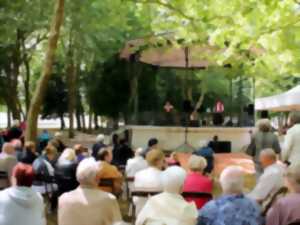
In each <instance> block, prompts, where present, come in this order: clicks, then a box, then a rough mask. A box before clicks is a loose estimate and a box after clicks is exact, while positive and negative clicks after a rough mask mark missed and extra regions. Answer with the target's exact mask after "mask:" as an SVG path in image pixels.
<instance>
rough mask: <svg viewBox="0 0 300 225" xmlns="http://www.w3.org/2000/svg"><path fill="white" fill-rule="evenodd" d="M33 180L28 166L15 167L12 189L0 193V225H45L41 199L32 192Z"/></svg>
mask: <svg viewBox="0 0 300 225" xmlns="http://www.w3.org/2000/svg"><path fill="white" fill-rule="evenodd" d="M33 180H34V172H33V169H32V167H31V166H30V165H26V164H22V163H19V164H17V165H16V167H15V168H14V170H13V187H10V188H8V189H5V190H4V191H1V192H0V224H1V225H46V220H45V217H44V203H43V198H42V196H41V195H40V194H38V193H37V192H35V191H34V190H32V188H31V185H32V182H33Z"/></svg>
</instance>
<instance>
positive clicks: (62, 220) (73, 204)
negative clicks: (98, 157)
mask: <svg viewBox="0 0 300 225" xmlns="http://www.w3.org/2000/svg"><path fill="white" fill-rule="evenodd" d="M100 170H101V166H100ZM98 172H99V163H97V162H96V161H95V159H94V158H87V159H83V160H82V161H81V162H80V164H79V166H78V168H77V172H76V177H77V180H78V182H79V184H80V185H79V187H78V188H77V189H75V190H73V191H71V192H68V193H65V194H63V195H62V196H61V197H60V198H59V204H58V224H59V225H99V224H101V225H112V224H115V223H118V222H121V221H122V217H121V212H120V208H119V205H118V202H117V200H116V198H115V197H114V196H113V195H112V194H109V193H107V192H104V191H101V190H99V189H98V184H99V180H100V179H101V177H99V176H98V174H99V173H98Z"/></svg>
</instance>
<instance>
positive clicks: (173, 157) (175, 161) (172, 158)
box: [167, 152, 180, 166]
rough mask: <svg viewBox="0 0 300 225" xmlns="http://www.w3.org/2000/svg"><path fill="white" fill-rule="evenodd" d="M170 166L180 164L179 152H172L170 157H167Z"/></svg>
mask: <svg viewBox="0 0 300 225" xmlns="http://www.w3.org/2000/svg"><path fill="white" fill-rule="evenodd" d="M167 164H168V166H180V162H179V158H178V153H177V152H172V153H171V156H170V158H168V159H167Z"/></svg>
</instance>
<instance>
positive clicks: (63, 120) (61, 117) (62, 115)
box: [59, 114, 66, 130]
mask: <svg viewBox="0 0 300 225" xmlns="http://www.w3.org/2000/svg"><path fill="white" fill-rule="evenodd" d="M59 119H60V129H61V130H64V129H65V127H66V123H65V119H64V114H61V115H60V116H59Z"/></svg>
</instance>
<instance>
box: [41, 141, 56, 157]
mask: <svg viewBox="0 0 300 225" xmlns="http://www.w3.org/2000/svg"><path fill="white" fill-rule="evenodd" d="M44 154H46V155H54V156H56V155H57V149H56V148H55V147H54V146H53V145H51V144H48V145H47V146H46V148H45V149H44Z"/></svg>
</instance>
